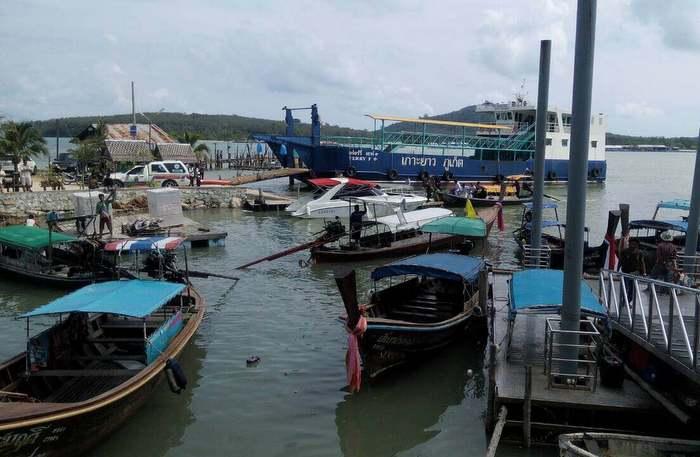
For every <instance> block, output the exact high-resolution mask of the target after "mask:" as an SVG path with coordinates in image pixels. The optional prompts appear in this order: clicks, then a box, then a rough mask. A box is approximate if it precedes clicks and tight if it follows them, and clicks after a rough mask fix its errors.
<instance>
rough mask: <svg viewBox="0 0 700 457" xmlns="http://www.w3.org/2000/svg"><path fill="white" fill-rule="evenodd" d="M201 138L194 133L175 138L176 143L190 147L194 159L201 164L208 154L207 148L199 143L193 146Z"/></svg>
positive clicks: (186, 133)
mask: <svg viewBox="0 0 700 457" xmlns="http://www.w3.org/2000/svg"><path fill="white" fill-rule="evenodd" d="M201 138H202V137H201V135H198V134H196V133H190V132H185V133H183V134H182V135H178V136H177V141H178V143H187V144H189V145H190V146H192V151H193V152H194V155H195V157H197V160H198V161H200V162H201V161H202V160H203V159H205V158H206V157H207V154H208V153H209V147H208V146H207V145H206V144H204V143H199V144H198V145H197V146H195V143H197V141H199V140H200V139H201Z"/></svg>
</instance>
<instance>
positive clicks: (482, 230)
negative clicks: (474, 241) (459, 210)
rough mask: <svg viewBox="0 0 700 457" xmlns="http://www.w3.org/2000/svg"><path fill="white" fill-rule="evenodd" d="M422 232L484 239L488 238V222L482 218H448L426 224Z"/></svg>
mask: <svg viewBox="0 0 700 457" xmlns="http://www.w3.org/2000/svg"><path fill="white" fill-rule="evenodd" d="M421 230H422V231H423V232H426V233H442V234H445V235H461V236H468V237H472V238H484V237H485V236H486V222H484V220H483V219H481V218H474V217H460V216H448V217H443V218H440V219H436V220H434V221H432V222H429V223H427V224H425V225H424V226H422V227H421Z"/></svg>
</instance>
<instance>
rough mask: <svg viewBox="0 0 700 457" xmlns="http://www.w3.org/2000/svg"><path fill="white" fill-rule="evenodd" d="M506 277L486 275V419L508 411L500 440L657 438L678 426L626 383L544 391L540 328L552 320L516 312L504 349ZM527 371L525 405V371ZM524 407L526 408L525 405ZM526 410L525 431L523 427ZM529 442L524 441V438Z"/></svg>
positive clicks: (546, 384)
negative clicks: (489, 288) (489, 295)
mask: <svg viewBox="0 0 700 457" xmlns="http://www.w3.org/2000/svg"><path fill="white" fill-rule="evenodd" d="M510 277H511V275H510V274H505V273H496V274H493V275H492V276H491V281H492V284H493V289H494V302H493V303H494V313H493V317H492V322H491V326H490V327H491V328H492V332H493V339H492V340H491V341H492V342H493V343H494V345H492V346H491V350H494V349H495V353H494V354H493V355H491V354H489V356H488V357H489V358H490V360H492V361H494V362H495V363H494V364H493V367H489V387H490V389H489V400H488V401H489V402H490V403H491V404H490V405H489V409H488V412H489V415H490V417H487V427H488V428H490V427H491V426H493V422H492V421H493V420H494V419H495V418H494V415H495V414H497V412H498V411H499V409H500V408H501V406H506V407H507V409H508V414H507V422H506V427H505V431H504V439H506V440H508V441H518V442H519V441H520V440H522V439H523V438H524V436H525V435H529V436H530V435H531V438H532V442H553V441H556V437H557V435H558V434H559V433H564V432H572V431H585V430H588V431H614V432H628V433H629V432H631V433H640V432H645V431H651V430H653V431H654V432H655V434H657V435H658V434H662V432H663V431H664V430H665V429H664V427H665V426H666V425H669V426H673V425H675V424H677V423H678V421H677V420H676V419H675V418H674V417H673V416H671V415H670V414H669V413H668V412H667V411H666V410H665V409H664V408H663V407H661V405H660V404H659V403H658V402H657V401H656V400H654V399H653V398H652V397H651V396H650V395H649V394H647V393H646V392H645V391H644V390H642V389H641V388H640V387H639V386H638V385H637V384H635V383H634V382H633V381H632V380H630V379H629V378H627V379H625V380H624V382H623V384H622V387H620V388H611V387H607V386H605V385H603V384H601V382H600V379H599V378H600V374H599V372H598V379H597V380H596V387H595V390H594V391H591V390H587V389H581V388H578V389H575V388H573V387H549V379H548V376H547V375H545V369H544V368H545V355H544V354H545V326H546V319H547V317H555V316H556V315H552V314H549V315H545V314H527V313H520V314H518V316H517V317H516V318H515V324H514V326H513V333H512V337H511V340H510V341H511V344H510V350H509V345H508V328H509V325H508V323H509V314H508V309H509V293H510V291H509V280H510ZM528 366H529V367H531V389H530V395H529V400H528V395H527V388H526V367H528ZM528 403H529V405H526V404H528ZM528 409H529V411H530V412H529V422H530V426H529V427H528V430H527V431H526V430H525V428H526V427H525V426H524V422H526V415H527V411H528ZM528 439H529V438H528Z"/></svg>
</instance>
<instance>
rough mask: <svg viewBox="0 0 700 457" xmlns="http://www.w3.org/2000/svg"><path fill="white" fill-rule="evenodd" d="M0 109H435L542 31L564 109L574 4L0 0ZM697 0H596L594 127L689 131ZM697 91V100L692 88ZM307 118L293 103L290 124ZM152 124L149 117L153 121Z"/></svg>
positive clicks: (502, 73) (504, 89)
mask: <svg viewBox="0 0 700 457" xmlns="http://www.w3.org/2000/svg"><path fill="white" fill-rule="evenodd" d="M2 3H3V7H2V8H0V58H1V59H2V62H3V64H2V66H0V116H4V117H6V118H11V119H50V118H54V117H66V116H77V115H108V114H117V113H127V112H130V111H131V93H130V82H131V81H135V85H136V110H137V111H143V112H151V111H159V110H161V109H162V110H165V111H175V112H186V113H192V112H195V113H208V114H239V115H243V116H253V117H261V118H268V119H280V120H281V119H283V112H282V111H281V107H282V106H285V105H287V106H309V105H311V104H312V103H317V104H318V106H319V111H320V115H321V120H322V121H323V122H327V123H329V124H335V125H343V126H350V127H355V128H372V123H371V121H370V120H369V119H368V118H366V117H364V115H365V114H368V113H375V114H390V115H400V116H422V115H424V114H428V115H436V114H441V113H445V112H449V111H454V110H456V109H460V108H462V107H464V106H467V105H472V104H477V103H481V102H483V101H484V100H490V101H509V100H511V99H512V98H513V96H514V94H515V93H518V92H522V93H524V94H525V95H526V97H527V98H528V100H530V101H531V102H532V103H534V102H535V98H536V95H537V71H538V62H539V44H540V40H542V39H551V40H552V64H551V65H552V69H551V78H550V95H549V99H550V106H556V107H559V108H561V109H565V110H569V108H570V104H571V90H572V84H573V64H574V36H575V22H576V2H575V1H574V0H433V1H425V0H420V1H419V0H352V1H350V0H346V1H340V0H294V1H292V0H270V1H265V0H257V1H251V0H248V1H243V0H199V1H184V0H112V1H105V2H95V1H90V2H88V1H83V0H63V1H55V0H3V2H2ZM698 24H700V1H697V0H599V1H598V10H597V30H596V43H595V69H594V82H593V111H594V112H601V113H605V114H606V115H607V117H608V130H609V131H611V132H615V133H625V134H634V135H664V136H695V135H696V134H697V131H698V127H699V126H700V116H699V115H698V110H697V103H696V101H697V94H698V90H697V87H698V83H697V78H698V75H700V27H698ZM694 94H695V95H694ZM306 116H307V115H306V114H305V113H300V114H298V115H297V117H299V118H301V119H302V120H307V119H305V117H306ZM154 122H156V123H157V120H155V119H154Z"/></svg>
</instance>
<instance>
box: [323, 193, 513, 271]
mask: <svg viewBox="0 0 700 457" xmlns="http://www.w3.org/2000/svg"><path fill="white" fill-rule="evenodd" d="M432 210H433V211H435V210H440V211H441V212H440V213H437V215H439V216H440V217H431V218H430V219H426V220H425V221H424V222H423V223H421V224H420V225H419V226H417V227H415V228H411V229H410V230H404V231H399V232H392V231H390V230H389V231H383V232H380V231H379V230H380V229H379V228H378V227H377V226H376V225H375V226H368V227H366V228H365V229H364V231H365V233H366V234H365V235H364V236H363V237H362V238H361V239H360V242H359V244H353V243H352V242H351V241H350V242H348V240H347V238H345V239H342V238H341V239H340V240H339V241H338V242H336V243H334V244H331V243H328V244H323V245H320V246H314V247H313V248H312V249H311V257H312V258H313V259H314V261H316V262H319V263H321V262H357V261H364V260H372V259H378V258H387V257H403V256H407V255H412V254H422V253H425V252H426V251H428V250H430V251H439V250H444V249H449V248H459V246H460V245H461V244H462V243H463V242H464V240H473V239H483V238H485V237H488V235H489V233H490V231H491V228H492V227H493V224H494V222H495V221H496V220H497V218H498V214H499V211H500V207H499V206H498V205H494V206H493V207H490V208H482V209H479V210H478V211H477V213H478V215H479V218H480V219H481V220H482V221H483V224H482V225H483V227H485V234H484V233H482V231H481V230H480V231H479V233H460V232H451V231H440V230H439V229H437V228H435V229H427V230H424V228H425V227H429V226H431V225H433V224H436V223H438V221H443V220H451V219H452V218H453V216H452V212H451V211H449V210H444V209H440V208H433V209H432ZM419 211H428V210H419ZM381 219H383V218H379V219H378V221H381ZM454 219H464V218H456V217H455V218H454ZM439 225H442V223H440V224H439ZM373 231H376V232H378V233H372V232H373Z"/></svg>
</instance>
